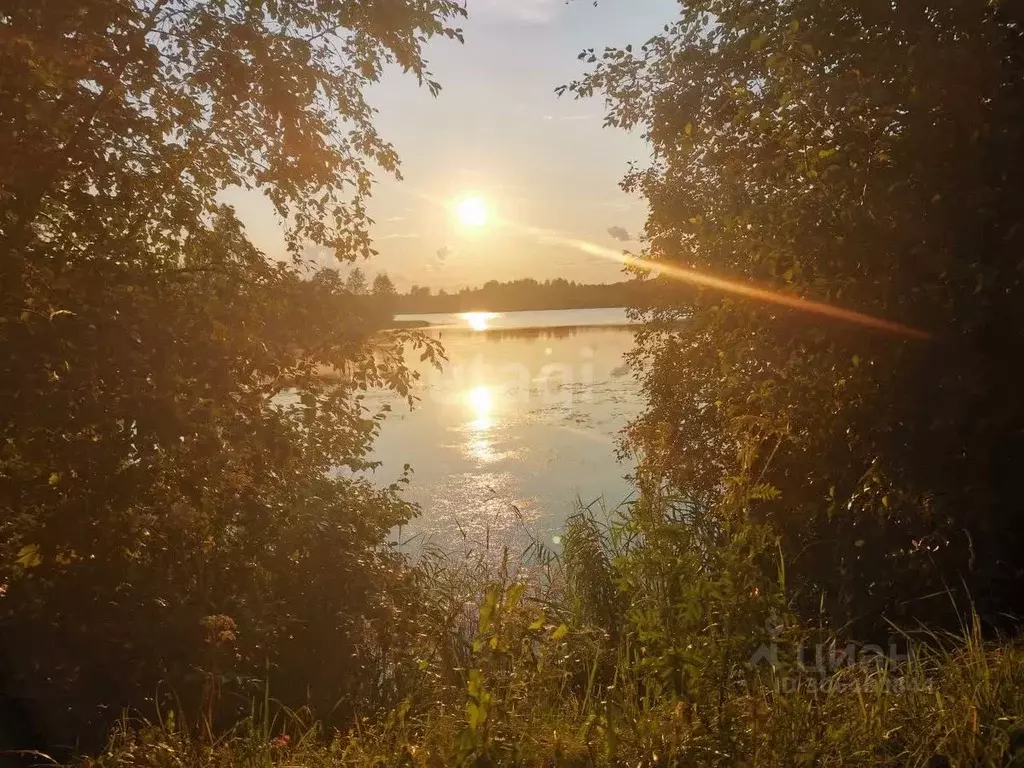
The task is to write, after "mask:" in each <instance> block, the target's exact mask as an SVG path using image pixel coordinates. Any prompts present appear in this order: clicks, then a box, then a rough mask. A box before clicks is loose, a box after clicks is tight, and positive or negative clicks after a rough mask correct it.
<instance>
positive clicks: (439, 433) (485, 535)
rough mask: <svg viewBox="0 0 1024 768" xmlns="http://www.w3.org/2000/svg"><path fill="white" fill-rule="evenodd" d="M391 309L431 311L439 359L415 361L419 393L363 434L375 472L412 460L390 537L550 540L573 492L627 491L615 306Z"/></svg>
mask: <svg viewBox="0 0 1024 768" xmlns="http://www.w3.org/2000/svg"><path fill="white" fill-rule="evenodd" d="M396 319H398V320H422V321H426V322H429V323H431V324H432V325H431V327H430V328H428V329H426V332H427V333H429V334H430V335H433V336H436V337H439V338H440V340H441V342H442V343H443V345H444V347H445V352H446V354H447V356H448V360H449V362H448V363H447V364H446V365H445V366H444V370H443V371H442V372H440V373H438V372H437V371H436V370H434V369H433V368H431V367H430V366H428V365H424V364H417V368H418V370H419V371H420V372H421V373H422V376H423V380H422V382H421V383H420V385H419V387H418V388H417V392H416V394H417V395H418V396H419V397H420V398H421V400H420V402H419V403H418V404H417V407H416V408H415V409H414V410H413V411H411V412H410V411H409V410H408V409H407V408H404V407H399V406H396V407H395V410H394V412H393V413H392V414H391V415H390V416H389V417H388V418H387V419H386V420H385V422H384V426H383V428H382V430H381V434H380V437H379V439H378V440H377V443H376V447H375V455H374V458H375V459H377V460H379V461H382V462H383V467H382V468H381V469H378V470H377V474H378V476H379V477H380V478H381V479H382V480H388V481H389V480H390V479H391V478H393V477H394V476H395V475H396V474H398V473H400V472H401V468H402V465H403V464H405V463H409V464H411V465H412V467H413V470H414V475H413V478H412V484H411V485H410V486H409V487H408V490H407V491H406V492H405V493H406V497H407V498H409V499H410V500H412V501H416V502H418V503H419V504H420V505H421V506H422V508H423V514H422V515H421V516H420V517H419V518H417V519H416V520H414V521H413V522H412V523H411V524H410V525H409V526H408V527H407V528H406V529H403V530H402V531H401V532H400V535H401V538H402V540H403V541H410V540H411V542H410V546H415V542H419V543H423V542H427V541H429V542H432V543H434V544H438V545H441V546H445V545H449V544H453V543H457V542H459V541H463V540H467V539H468V540H469V541H470V542H472V543H474V544H479V545H483V544H488V545H490V546H491V547H495V546H496V545H497V546H500V545H502V544H504V543H508V544H511V543H513V540H514V539H516V538H517V537H518V536H519V535H520V534H523V535H528V536H536V537H538V538H540V539H541V540H547V541H549V542H550V541H552V540H554V542H555V543H556V544H557V536H558V535H559V534H560V533H561V531H562V530H563V526H564V522H565V519H566V518H567V517H568V516H569V515H570V514H572V512H573V511H574V509H575V508H576V505H577V499H579V500H580V501H582V502H583V503H584V504H589V503H591V502H593V501H595V500H596V499H602V500H603V503H604V504H605V505H606V506H607V507H609V508H613V507H615V506H617V505H618V504H619V503H621V502H622V501H624V500H625V499H626V498H627V497H628V496H629V495H630V486H629V484H628V483H627V482H626V480H625V479H624V476H625V475H626V474H627V473H629V472H630V471H631V469H632V466H631V465H629V464H625V463H620V462H619V461H618V460H617V459H616V450H615V449H616V439H617V437H618V434H619V432H620V431H621V430H622V428H623V427H624V426H625V425H626V423H627V422H628V421H629V420H630V419H632V418H633V417H634V416H636V415H637V414H638V413H639V412H640V410H641V409H642V406H643V402H642V399H641V397H640V393H639V388H638V385H637V383H636V381H635V380H634V379H633V377H632V375H631V374H630V372H629V371H628V369H627V368H626V366H625V364H624V363H625V361H624V355H625V353H626V352H628V351H629V349H630V348H631V346H632V343H633V334H632V331H631V330H630V329H629V328H628V327H627V324H628V320H627V318H626V315H625V311H624V310H621V309H587V310H559V311H548V312H507V313H469V314H466V315H404V316H400V317H398V318H396Z"/></svg>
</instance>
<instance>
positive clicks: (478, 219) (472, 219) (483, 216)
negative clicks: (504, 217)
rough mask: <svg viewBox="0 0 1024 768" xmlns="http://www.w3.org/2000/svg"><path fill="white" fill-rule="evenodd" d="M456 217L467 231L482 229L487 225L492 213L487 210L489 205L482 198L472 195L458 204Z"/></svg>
mask: <svg viewBox="0 0 1024 768" xmlns="http://www.w3.org/2000/svg"><path fill="white" fill-rule="evenodd" d="M455 215H456V216H457V217H458V219H459V223H460V224H462V226H464V227H466V228H467V229H480V227H482V226H484V225H485V224H486V223H487V219H488V217H489V215H490V211H488V210H487V203H486V202H484V200H483V199H482V198H480V197H476V196H475V195H471V196H468V197H464V198H462V199H461V200H459V202H458V203H456V205H455Z"/></svg>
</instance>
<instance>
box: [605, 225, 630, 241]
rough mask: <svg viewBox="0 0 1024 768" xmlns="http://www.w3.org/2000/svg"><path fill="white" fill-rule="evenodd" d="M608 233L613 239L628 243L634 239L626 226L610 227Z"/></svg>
mask: <svg viewBox="0 0 1024 768" xmlns="http://www.w3.org/2000/svg"><path fill="white" fill-rule="evenodd" d="M608 234H609V235H611V237H612V239H613V240H618V241H619V242H620V243H628V242H629V241H630V240H632V239H633V238H632V237H630V236H629V232H628V231H627V230H626V229H625V228H624V227H608Z"/></svg>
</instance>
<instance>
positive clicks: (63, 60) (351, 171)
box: [0, 0, 463, 746]
mask: <svg viewBox="0 0 1024 768" xmlns="http://www.w3.org/2000/svg"><path fill="white" fill-rule="evenodd" d="M462 14H463V10H462V9H461V7H460V6H459V5H458V4H456V3H454V2H449V1H448V0H427V1H426V2H419V1H417V2H412V1H408V2H406V1H405V0H398V1H397V2H393V3H389V4H388V5H387V7H385V6H383V5H382V4H380V3H375V2H356V3H335V2H323V3H317V4H313V5H308V4H307V5H304V6H302V7H301V8H299V7H298V6H296V5H295V4H294V3H280V2H275V1H273V0H250V1H249V2H244V3H243V2H235V0H228V1H227V2H219V3H207V2H200V1H199V0H127V1H123V0H117V1H116V2H115V1H114V0H84V2H75V3H70V2H67V0H32V1H31V2H29V1H28V0H13V2H8V3H5V4H4V7H3V10H2V11H0V32H2V34H0V153H2V154H3V156H4V157H5V158H7V159H6V160H5V162H4V163H3V165H2V168H0V349H2V353H3V354H2V355H0V359H2V361H3V362H2V363H0V401H2V402H0V429H2V432H3V434H4V437H5V442H4V444H3V447H2V448H0V507H2V513H0V515H2V521H3V522H2V524H0V584H3V590H4V594H3V597H2V599H0V660H2V661H3V666H2V667H0V674H2V675H3V677H4V679H3V681H2V682H3V685H2V691H3V693H2V696H3V705H4V709H5V710H10V709H14V708H17V707H20V708H21V709H22V710H25V711H27V713H28V716H29V718H30V719H31V720H32V721H33V722H34V723H35V724H36V725H37V726H38V729H39V731H40V733H39V740H40V743H41V744H43V745H45V746H48V745H54V744H63V745H68V744H75V743H80V744H88V743H89V741H90V740H91V739H95V738H98V737H101V736H102V734H103V731H104V729H105V727H106V726H107V725H108V724H109V722H110V721H111V720H112V719H114V718H115V717H117V715H118V713H119V712H120V711H121V708H122V707H126V706H128V707H135V708H140V709H148V708H149V707H150V706H151V704H152V697H153V696H154V694H156V693H157V692H159V691H167V690H169V688H168V687H166V686H162V682H166V683H167V684H168V686H170V688H173V689H174V690H175V691H176V692H177V694H178V695H179V696H180V701H181V704H182V705H183V706H184V707H185V712H184V713H182V714H183V715H190V716H193V715H195V716H197V717H198V716H200V715H199V714H198V713H201V719H202V721H203V724H204V727H206V728H212V727H215V726H216V723H217V722H218V721H221V722H223V720H220V719H221V718H223V719H224V720H227V721H229V722H230V721H233V720H232V719H233V718H234V716H235V715H236V714H237V712H236V710H237V707H238V705H237V704H235V703H234V702H235V701H236V699H234V698H233V697H229V696H221V695H220V690H221V686H222V684H223V683H224V682H225V681H228V680H240V681H244V680H255V679H257V678H265V677H266V676H267V674H268V672H269V676H270V681H269V685H270V688H271V690H273V692H274V696H275V697H276V698H279V699H280V700H282V701H285V702H290V703H291V704H293V705H296V706H302V705H305V704H311V705H313V706H315V707H317V708H319V709H320V711H321V713H322V714H323V715H325V716H326V715H328V714H329V713H331V712H333V713H334V716H335V717H338V718H342V719H343V718H344V717H345V716H346V715H347V714H349V713H351V712H352V711H353V709H354V708H355V707H356V706H373V705H375V703H377V702H379V701H381V700H382V697H383V698H384V699H386V697H387V695H388V691H389V689H390V686H392V685H393V684H394V683H395V681H396V680H397V679H398V678H399V677H400V675H401V674H402V669H403V667H402V665H401V663H402V660H401V658H399V657H397V656H395V655H394V654H391V653H390V651H389V647H397V646H389V645H388V643H387V642H386V641H384V640H382V639H381V638H395V639H396V640H395V642H396V643H400V641H399V640H398V638H402V637H406V638H408V637H409V636H410V635H409V632H411V631H412V630H413V628H414V626H413V623H412V620H411V618H410V617H409V615H408V606H409V605H411V604H412V603H413V602H414V601H411V600H410V598H409V596H408V588H409V584H410V576H409V573H408V571H407V569H406V568H405V566H404V564H403V561H402V560H401V558H399V557H397V556H396V555H395V554H394V553H393V552H392V551H391V550H390V548H389V547H388V546H387V545H386V544H385V543H384V540H385V537H386V535H387V532H388V531H389V530H390V529H391V528H392V527H393V526H394V525H396V524H398V523H400V522H402V521H403V520H405V519H407V518H408V516H409V515H411V514H413V513H414V512H415V509H414V508H413V507H412V506H411V505H409V504H407V503H405V502H403V501H402V500H401V498H400V497H399V493H398V491H399V489H400V482H401V481H402V479H403V478H397V482H396V483H395V484H393V485H391V486H387V487H384V488H378V487H376V486H374V485H372V484H371V483H369V482H368V481H366V480H365V479H361V475H360V472H361V471H362V470H364V469H366V468H368V467H370V466H371V465H370V464H369V462H368V461H367V459H366V453H367V451H368V448H369V445H370V443H371V441H372V439H373V437H374V435H375V433H376V430H377V426H378V424H379V419H380V417H381V416H382V414H374V413H369V412H367V411H366V410H365V409H364V405H363V402H362V399H361V398H362V396H361V394H360V393H361V391H362V390H365V389H366V388H368V387H371V386H384V387H389V388H392V389H395V390H397V391H398V392H399V393H401V394H403V395H408V392H409V389H408V388H409V385H410V381H411V375H412V374H411V373H410V372H409V371H408V370H407V369H406V368H405V367H404V366H403V365H401V364H400V361H401V349H402V345H403V344H405V343H410V344H413V345H414V346H419V347H421V348H424V352H425V353H426V354H427V357H428V358H430V357H432V356H433V355H435V354H436V353H437V348H436V346H434V345H433V344H432V343H431V342H429V341H427V340H425V339H423V338H422V337H418V336H413V335H409V334H395V335H391V336H389V337H388V338H387V339H380V338H377V339H371V338H370V337H369V334H370V332H371V330H372V324H371V323H369V322H367V321H366V320H365V319H364V318H363V317H361V316H360V313H359V311H358V307H356V306H354V305H353V304H352V302H351V301H350V297H349V296H348V294H347V293H346V292H345V291H344V290H342V287H341V286H340V285H339V284H338V281H337V280H330V279H313V280H303V279H300V270H299V269H298V267H299V266H300V264H299V261H300V259H299V254H300V252H301V251H302V249H303V248H304V247H305V246H306V245H307V244H308V243H314V244H318V245H321V246H327V247H330V248H332V249H333V250H334V251H335V252H336V254H337V255H338V257H339V258H341V259H344V260H352V259H354V258H358V257H362V256H367V255H370V253H371V247H370V239H369V235H368V231H367V225H368V219H367V217H366V214H365V198H366V197H367V195H368V194H369V191H370V186H371V176H370V172H369V170H368V164H370V163H375V164H377V165H379V166H380V167H381V168H383V169H384V170H385V171H386V172H392V173H396V174H397V157H396V155H395V152H394V150H393V149H392V147H391V146H390V145H389V144H387V143H386V142H385V141H384V140H383V139H381V138H380V137H379V136H378V134H377V133H376V131H375V130H374V127H373V124H372V121H371V117H372V110H371V108H370V107H369V106H368V105H367V103H366V101H365V99H364V97H363V89H364V88H365V87H366V86H367V85H368V84H370V83H372V82H374V81H375V80H377V78H378V77H379V74H380V72H381V70H382V68H383V67H384V66H386V65H389V64H392V63H396V64H398V65H399V66H401V67H402V68H404V69H405V70H407V71H410V72H412V73H413V75H414V76H415V77H417V78H418V79H419V80H420V82H422V83H425V84H426V85H427V87H428V88H430V89H431V90H432V91H436V89H437V88H438V86H437V84H436V83H435V82H434V81H433V80H432V79H431V77H430V75H429V72H428V71H427V70H426V68H425V64H424V62H423V60H422V57H421V45H422V43H423V42H424V41H425V40H426V39H427V38H430V37H433V36H436V35H443V36H447V37H450V38H461V33H460V32H459V30H457V29H455V28H453V27H452V26H450V22H451V21H452V20H453V19H456V18H458V17H459V16H461V15H462ZM236 184H243V185H251V186H255V187H256V188H259V189H261V190H263V191H264V192H265V193H266V194H267V196H268V197H269V199H270V200H271V201H272V202H273V204H274V205H275V207H276V208H277V210H278V212H279V213H280V214H281V215H282V217H283V218H284V219H285V220H286V221H288V222H290V224H291V226H290V229H289V232H288V238H287V242H288V247H289V250H290V252H291V256H292V261H291V263H285V262H278V263H274V262H272V261H270V260H268V259H267V257H266V256H265V255H264V254H262V253H260V252H259V251H257V250H256V249H255V248H254V247H253V246H252V245H251V244H250V243H249V242H248V240H247V238H246V236H245V232H244V230H243V229H242V227H241V225H240V224H239V223H238V221H237V220H236V218H235V216H234V213H233V211H231V210H230V209H227V208H224V207H222V206H220V205H219V204H218V203H217V200H216V196H217V194H218V193H219V191H220V190H222V189H223V188H224V187H225V186H229V185H236ZM325 367H326V368H334V369H336V370H338V371H340V372H342V374H341V375H342V379H341V383H340V384H338V385H334V384H328V383H327V382H325V381H324V380H323V378H322V377H321V376H319V371H321V370H322V369H323V368H325ZM286 389H287V391H288V392H289V393H290V394H289V395H288V396H285V395H284V394H283V393H284V392H285V390H286ZM339 468H344V469H346V470H347V472H348V474H347V475H346V477H344V478H343V477H339V476H338V469H339ZM406 645H408V643H406ZM314 668H315V672H314V671H313V669H314ZM357 670H358V673H357V672H356V671H357ZM375 670H376V672H375ZM385 670H386V672H385ZM240 700H241V699H238V701H240ZM177 706H178V705H177V704H176V705H175V707H177ZM150 711H151V710H150ZM18 746H25V744H19V745H18Z"/></svg>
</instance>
